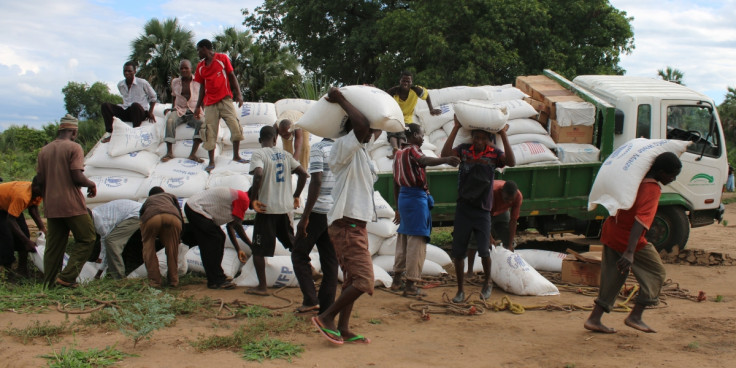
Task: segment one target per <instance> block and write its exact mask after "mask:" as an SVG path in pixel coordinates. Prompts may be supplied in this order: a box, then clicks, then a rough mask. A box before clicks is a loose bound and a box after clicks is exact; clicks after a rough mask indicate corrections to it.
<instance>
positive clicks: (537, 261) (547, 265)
mask: <svg viewBox="0 0 736 368" xmlns="http://www.w3.org/2000/svg"><path fill="white" fill-rule="evenodd" d="M514 252H515V253H516V254H518V255H520V256H521V258H524V261H526V263H527V264H528V265H529V266H531V267H532V268H534V269H535V270H537V271H549V272H562V260H563V259H565V257H566V256H567V254H565V253H560V252H552V251H549V250H541V249H517V250H515V251H514Z"/></svg>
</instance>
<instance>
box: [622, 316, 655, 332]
mask: <svg viewBox="0 0 736 368" xmlns="http://www.w3.org/2000/svg"><path fill="white" fill-rule="evenodd" d="M624 323H625V324H626V325H627V326H629V327H631V328H634V329H637V330H639V331H642V332H646V333H656V332H657V331H655V330H654V329H653V328H651V327H649V326H647V324H646V323H644V321H642V320H641V319H638V320H637V319H635V318H631V317H628V318H626V319H625V320H624Z"/></svg>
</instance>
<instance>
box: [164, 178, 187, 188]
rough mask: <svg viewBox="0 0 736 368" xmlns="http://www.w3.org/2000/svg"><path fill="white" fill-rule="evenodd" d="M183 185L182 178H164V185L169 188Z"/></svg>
mask: <svg viewBox="0 0 736 368" xmlns="http://www.w3.org/2000/svg"><path fill="white" fill-rule="evenodd" d="M182 185H184V178H169V179H168V180H166V186H168V187H169V188H179V187H180V186H182Z"/></svg>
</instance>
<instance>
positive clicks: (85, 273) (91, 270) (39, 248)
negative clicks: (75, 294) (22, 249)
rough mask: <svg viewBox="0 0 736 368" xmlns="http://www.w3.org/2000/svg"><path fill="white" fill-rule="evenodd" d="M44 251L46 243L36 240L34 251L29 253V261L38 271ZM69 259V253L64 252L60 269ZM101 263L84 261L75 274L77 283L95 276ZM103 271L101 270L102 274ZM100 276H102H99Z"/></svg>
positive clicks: (41, 266)
mask: <svg viewBox="0 0 736 368" xmlns="http://www.w3.org/2000/svg"><path fill="white" fill-rule="evenodd" d="M45 251H46V245H45V242H44V245H39V242H36V252H35V253H31V254H30V255H31V261H32V262H33V264H34V265H35V266H36V268H38V270H39V271H41V272H43V256H44V253H45ZM68 261H69V255H68V254H66V253H64V258H63V261H62V264H61V269H62V270H63V269H64V267H66V264H67V262H68ZM102 267H103V265H102V264H100V263H95V262H85V263H84V265H83V266H82V271H81V272H79V276H77V280H76V281H77V282H78V283H84V282H87V281H90V280H93V279H94V278H95V276H97V272H98V271H99V270H100V268H102ZM104 274H105V273H104V272H103V273H102V275H104ZM100 277H102V276H100Z"/></svg>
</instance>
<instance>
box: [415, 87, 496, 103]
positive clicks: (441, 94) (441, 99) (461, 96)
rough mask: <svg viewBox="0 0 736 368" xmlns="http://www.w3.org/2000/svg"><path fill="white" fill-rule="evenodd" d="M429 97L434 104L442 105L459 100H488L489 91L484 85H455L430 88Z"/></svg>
mask: <svg viewBox="0 0 736 368" xmlns="http://www.w3.org/2000/svg"><path fill="white" fill-rule="evenodd" d="M429 98H430V99H431V100H432V105H434V106H441V105H444V104H448V103H455V102H458V101H467V100H487V99H488V93H487V92H486V90H485V89H484V88H483V87H468V86H455V87H447V88H441V89H430V90H429Z"/></svg>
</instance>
